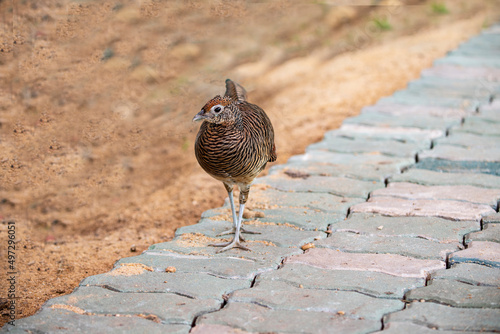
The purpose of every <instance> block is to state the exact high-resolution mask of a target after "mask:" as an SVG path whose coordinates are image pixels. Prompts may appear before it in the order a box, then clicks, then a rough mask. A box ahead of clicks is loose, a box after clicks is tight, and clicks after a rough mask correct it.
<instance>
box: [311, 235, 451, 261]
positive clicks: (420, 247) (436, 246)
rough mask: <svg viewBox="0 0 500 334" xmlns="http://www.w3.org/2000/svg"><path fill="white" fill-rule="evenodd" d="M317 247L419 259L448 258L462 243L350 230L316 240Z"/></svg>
mask: <svg viewBox="0 0 500 334" xmlns="http://www.w3.org/2000/svg"><path fill="white" fill-rule="evenodd" d="M314 245H315V246H316V247H325V248H330V249H339V250H340V251H342V252H351V253H375V254H399V255H403V256H409V257H414V258H418V259H437V260H443V261H445V260H446V255H447V254H448V253H451V252H454V251H457V250H460V249H461V248H460V244H459V243H458V242H456V243H439V242H435V241H431V240H428V239H423V238H409V237H401V236H377V235H366V234H357V233H350V232H335V233H333V234H331V236H330V237H328V238H327V239H323V240H318V241H315V242H314Z"/></svg>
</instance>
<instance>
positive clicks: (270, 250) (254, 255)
mask: <svg viewBox="0 0 500 334" xmlns="http://www.w3.org/2000/svg"><path fill="white" fill-rule="evenodd" d="M252 231H253V230H252ZM283 231H286V230H283ZM245 235H246V234H245ZM231 238H232V236H225V238H221V239H211V238H207V237H205V236H203V235H182V236H180V237H177V238H176V239H175V240H172V241H170V242H164V243H161V244H156V245H154V249H152V248H151V247H150V250H148V251H147V253H149V252H155V253H157V252H162V253H163V252H166V253H174V254H184V255H196V256H209V257H213V258H223V257H226V256H228V255H229V256H238V257H240V258H243V259H248V260H252V261H256V262H261V263H264V262H272V263H276V262H280V261H281V259H282V258H283V257H285V256H290V255H293V254H299V253H301V251H300V249H299V247H300V246H301V245H303V244H295V245H289V246H285V247H278V246H277V245H276V244H274V243H272V242H270V241H267V240H263V239H270V238H269V236H267V237H260V236H259V235H255V236H252V235H250V237H246V236H245V237H244V238H245V240H246V242H245V246H246V247H248V248H250V249H251V251H250V252H249V251H245V253H243V252H241V251H240V250H238V249H236V250H229V251H227V252H224V253H217V251H218V250H219V249H220V248H218V247H213V246H210V244H212V243H217V242H221V241H227V242H229V241H230V239H231ZM251 239H253V240H251ZM256 239H257V240H256ZM152 247H153V246H152Z"/></svg>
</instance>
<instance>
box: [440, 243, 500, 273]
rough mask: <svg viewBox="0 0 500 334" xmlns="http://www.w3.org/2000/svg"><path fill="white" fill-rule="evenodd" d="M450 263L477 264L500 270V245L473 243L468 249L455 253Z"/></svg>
mask: <svg viewBox="0 0 500 334" xmlns="http://www.w3.org/2000/svg"><path fill="white" fill-rule="evenodd" d="M450 263H452V264H453V263H477V264H484V265H487V266H491V267H497V268H500V243H497V242H490V241H473V242H471V243H470V244H469V247H468V248H467V249H465V250H462V251H458V252H456V253H453V254H452V255H451V256H450Z"/></svg>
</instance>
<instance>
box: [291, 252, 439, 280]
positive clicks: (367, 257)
mask: <svg viewBox="0 0 500 334" xmlns="http://www.w3.org/2000/svg"><path fill="white" fill-rule="evenodd" d="M285 263H301V264H306V265H309V266H314V267H317V268H324V269H330V270H359V271H375V272H381V273H385V274H389V275H394V276H400V277H426V276H427V275H428V274H429V273H430V272H432V271H435V270H439V269H443V268H445V262H443V261H439V260H420V259H415V258H411V257H406V256H402V255H395V254H359V253H344V252H341V251H336V250H332V249H328V248H313V249H309V250H308V251H307V252H306V253H305V254H300V255H294V256H290V257H288V258H286V259H285Z"/></svg>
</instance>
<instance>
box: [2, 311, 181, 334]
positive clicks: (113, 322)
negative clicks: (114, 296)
mask: <svg viewBox="0 0 500 334" xmlns="http://www.w3.org/2000/svg"><path fill="white" fill-rule="evenodd" d="M145 317H146V315H144V314H143V315H141V316H139V315H137V316H123V317H116V316H115V317H111V316H103V315H87V314H79V313H76V312H74V311H72V310H67V309H50V308H45V309H43V310H42V311H40V312H38V313H36V314H35V315H33V316H31V317H28V318H24V319H18V320H16V322H15V324H16V326H15V327H14V326H4V327H3V328H2V332H4V331H5V332H7V333H60V332H63V333H112V334H115V333H116V334H119V333H120V334H121V333H123V332H124V330H125V329H132V328H133V329H136V330H137V331H138V332H142V333H158V334H160V333H167V332H168V333H173V334H187V333H189V330H190V329H191V325H177V324H174V325H166V324H161V323H159V322H157V321H154V320H156V319H155V318H152V319H153V320H148V319H146V318H145Z"/></svg>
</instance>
